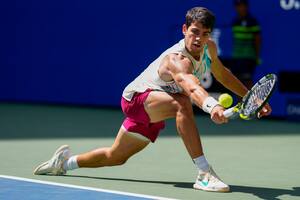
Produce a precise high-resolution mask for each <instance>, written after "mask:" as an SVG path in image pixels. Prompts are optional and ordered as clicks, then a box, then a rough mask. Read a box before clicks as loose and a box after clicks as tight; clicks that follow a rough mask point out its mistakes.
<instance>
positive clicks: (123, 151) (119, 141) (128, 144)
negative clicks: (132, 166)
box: [111, 127, 149, 159]
mask: <svg viewBox="0 0 300 200" xmlns="http://www.w3.org/2000/svg"><path fill="white" fill-rule="evenodd" d="M148 144H149V141H145V140H142V139H140V138H138V137H135V136H133V135H131V134H128V132H127V131H126V129H125V128H123V127H121V128H120V130H119V132H118V135H117V137H116V139H115V141H114V143H113V145H112V147H111V153H112V155H113V156H117V157H122V158H125V159H127V158H129V157H131V156H132V155H134V154H135V153H137V152H139V151H141V150H142V149H144V148H145V147H146V146H147V145H148Z"/></svg>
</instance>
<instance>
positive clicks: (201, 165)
mask: <svg viewBox="0 0 300 200" xmlns="http://www.w3.org/2000/svg"><path fill="white" fill-rule="evenodd" d="M193 161H194V163H195V165H196V166H197V168H198V169H199V171H204V172H207V171H208V170H209V164H208V162H207V160H206V158H205V156H204V155H202V156H199V157H197V158H195V159H193Z"/></svg>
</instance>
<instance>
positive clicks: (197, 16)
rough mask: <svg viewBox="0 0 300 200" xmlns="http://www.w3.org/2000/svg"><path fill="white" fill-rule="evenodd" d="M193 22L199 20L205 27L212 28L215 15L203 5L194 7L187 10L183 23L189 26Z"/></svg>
mask: <svg viewBox="0 0 300 200" xmlns="http://www.w3.org/2000/svg"><path fill="white" fill-rule="evenodd" d="M193 22H200V23H201V24H202V25H203V26H204V27H205V28H210V29H211V30H212V29H213V27H214V25H215V15H214V14H213V13H212V12H211V11H210V10H208V9H207V8H204V7H194V8H191V9H190V10H188V11H187V13H186V15H185V24H186V26H187V27H189V26H190V25H191V24H192V23H193Z"/></svg>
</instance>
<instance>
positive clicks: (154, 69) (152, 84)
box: [122, 39, 211, 101]
mask: <svg viewBox="0 0 300 200" xmlns="http://www.w3.org/2000/svg"><path fill="white" fill-rule="evenodd" d="M174 53H175V54H178V53H180V54H182V55H183V56H185V57H187V58H189V59H190V60H191V62H192V64H193V68H194V70H193V74H194V75H195V76H196V77H197V78H198V79H199V81H200V79H201V75H202V74H204V73H205V72H206V71H207V70H210V67H211V57H210V55H209V52H208V47H207V45H205V46H204V51H203V55H202V57H201V59H200V61H197V60H195V59H194V58H193V56H191V55H190V54H189V52H188V51H187V50H186V49H185V43H184V39H182V40H180V41H179V42H178V43H177V44H175V45H174V46H172V47H171V48H169V49H167V50H166V51H164V52H163V53H162V54H161V55H160V56H159V57H158V58H157V59H155V60H154V61H153V62H152V63H151V64H150V65H149V66H148V67H147V68H146V69H145V70H144V71H143V72H142V73H141V74H140V75H139V76H138V77H137V78H136V79H135V80H134V81H132V82H131V83H130V84H129V85H127V87H126V88H125V89H124V91H123V94H122V96H123V97H124V98H125V99H126V100H127V101H130V100H131V98H132V97H133V95H134V93H136V92H139V93H141V92H145V91H146V90H147V89H151V90H156V91H164V92H167V93H181V92H182V88H181V87H179V86H178V85H177V84H176V82H175V81H170V82H166V81H164V80H162V79H161V78H160V77H159V74H158V68H159V66H160V63H161V61H162V59H163V58H164V57H165V56H166V55H169V54H174Z"/></svg>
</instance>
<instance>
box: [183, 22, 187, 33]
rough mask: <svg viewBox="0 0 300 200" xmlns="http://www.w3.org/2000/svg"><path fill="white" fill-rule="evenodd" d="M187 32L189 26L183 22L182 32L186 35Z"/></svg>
mask: <svg viewBox="0 0 300 200" xmlns="http://www.w3.org/2000/svg"><path fill="white" fill-rule="evenodd" d="M186 32H187V26H186V24H183V25H182V34H183V35H185V34H186Z"/></svg>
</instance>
